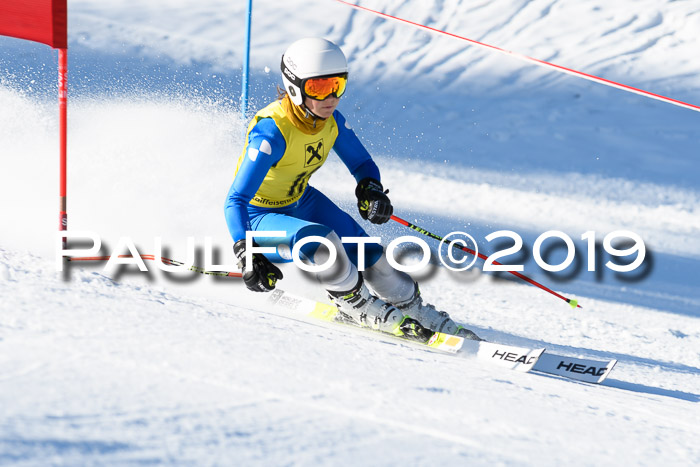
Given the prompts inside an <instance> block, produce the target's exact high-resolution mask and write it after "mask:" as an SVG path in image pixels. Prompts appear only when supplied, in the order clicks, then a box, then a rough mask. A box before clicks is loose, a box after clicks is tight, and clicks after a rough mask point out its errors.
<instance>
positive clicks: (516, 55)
mask: <svg viewBox="0 0 700 467" xmlns="http://www.w3.org/2000/svg"><path fill="white" fill-rule="evenodd" d="M335 1H336V2H338V3H342V4H344V5H347V6H350V7H352V8H356V9H358V10H364V11H367V12H370V13H374V14H375V15H379V16H382V17H384V18H389V19H393V20H395V21H400V22H403V23H406V24H410V25H411V26H416V27H418V28H422V29H427V30H428V31H431V32H435V33H438V34H444V35H446V36H450V37H454V38H456V39H461V40H463V41H467V42H469V43H470V44H473V45H476V46H479V47H483V48H485V49H488V50H493V51H496V52H500V53H503V54H506V55H510V56H511V57H514V58H517V59H520V60H523V61H526V62H529V63H534V64H535V65H539V66H542V67H545V68H549V69H552V70H555V71H559V72H561V73H566V74H569V75H573V76H578V77H579V78H583V79H587V80H589V81H593V82H595V83H599V84H604V85H606V86H610V87H613V88H617V89H622V90H623V91H627V92H631V93H634V94H639V95H641V96H645V97H649V98H651V99H656V100H659V101H662V102H666V103H669V104H673V105H677V106H679V107H684V108H686V109H690V110H694V111H696V112H700V106H697V105H693V104H689V103H687V102H683V101H680V100H678V99H673V98H671V97H666V96H662V95H661V94H655V93H653V92H649V91H645V90H643V89H639V88H635V87H633V86H628V85H626V84H621V83H618V82H616V81H612V80H609V79H605V78H600V77H598V76H595V75H591V74H588V73H583V72H581V71H577V70H574V69H572V68H567V67H564V66H561V65H555V64H553V63H549V62H546V61H544V60H539V59H537V58H532V57H528V56H527V55H523V54H520V53H517V52H513V51H510V50H506V49H502V48H500V47H496V46H494V45H490V44H485V43H483V42H479V41H476V40H474V39H469V38H468V37H464V36H460V35H458V34H453V33H451V32H446V31H442V30H440V29H435V28H431V27H430V26H426V25H424V24H420V23H415V22H413V21H409V20H407V19H404V18H399V17H397V16H391V15H389V14H386V13H382V12H381V11H376V10H372V9H371V8H367V7H363V6H360V5H355V4H353V3H350V2H346V1H344V0H335Z"/></svg>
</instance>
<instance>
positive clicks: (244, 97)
mask: <svg viewBox="0 0 700 467" xmlns="http://www.w3.org/2000/svg"><path fill="white" fill-rule="evenodd" d="M252 16H253V0H248V11H247V14H246V30H245V53H244V55H243V79H242V80H241V82H242V87H243V89H242V92H241V116H242V117H243V120H244V121H245V120H246V113H248V75H249V73H250V71H249V69H250V22H251V21H250V20H251V17H252Z"/></svg>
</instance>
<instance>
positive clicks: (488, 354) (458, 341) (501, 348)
mask: <svg viewBox="0 0 700 467" xmlns="http://www.w3.org/2000/svg"><path fill="white" fill-rule="evenodd" d="M268 301H269V303H270V304H271V305H272V306H273V307H274V308H276V309H279V310H281V311H284V312H292V313H294V314H296V315H300V316H304V317H307V318H312V319H314V320H320V321H325V322H329V323H338V324H342V325H348V326H352V327H353V328H357V329H366V328H360V327H358V326H355V325H352V324H349V323H347V322H345V321H343V320H341V319H339V318H340V316H341V315H340V312H339V311H338V309H337V308H336V307H334V306H332V305H329V304H327V303H322V302H318V301H315V300H311V299H308V298H303V297H298V296H296V295H293V294H290V293H288V292H285V291H283V290H280V289H276V290H275V291H273V292H272V294H271V296H270V298H269V300H268ZM367 332H370V333H372V334H373V335H375V336H377V337H381V338H383V339H388V340H395V339H398V340H400V341H402V342H405V343H408V344H413V345H419V346H422V347H427V348H429V349H431V350H435V351H440V352H447V353H452V354H456V353H468V354H472V355H475V356H476V358H478V359H480V360H483V361H487V362H489V363H491V364H494V365H496V366H499V367H502V368H507V369H511V370H516V371H521V372H529V371H535V372H541V373H547V374H551V375H557V376H561V377H565V378H569V379H573V380H577V381H584V382H587V383H595V384H600V383H601V382H603V381H604V380H605V378H607V377H608V375H609V374H610V372H611V371H612V369H613V367H614V366H615V364H616V363H617V360H614V359H613V360H605V361H600V360H591V359H587V358H576V357H568V356H564V355H556V354H552V353H545V349H544V348H527V347H518V346H512V345H506V344H497V343H494V342H486V341H473V340H465V339H464V338H462V337H459V336H453V335H450V334H444V333H441V332H436V333H435V334H434V335H433V336H432V337H431V339H430V340H429V341H428V342H425V343H420V342H417V341H415V340H410V339H409V338H403V337H397V336H393V335H391V334H386V333H381V332H378V331H371V330H368V331H367Z"/></svg>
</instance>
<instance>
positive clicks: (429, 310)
mask: <svg viewBox="0 0 700 467" xmlns="http://www.w3.org/2000/svg"><path fill="white" fill-rule="evenodd" d="M396 308H398V309H399V310H401V312H402V313H403V314H404V315H408V316H409V317H411V318H414V319H416V320H418V322H420V323H422V324H423V325H425V326H426V327H428V328H429V329H432V330H433V331H438V332H444V333H445V334H452V335H455V336H459V337H463V338H465V339H469V340H475V341H480V340H483V339H481V338H480V337H479V336H477V335H476V334H474V332H472V331H470V330H469V329H467V328H465V327H462V326H459V325H457V323H455V322H454V321H453V320H452V318H450V315H449V314H447V312H445V311H438V310H436V309H435V307H434V306H433V305H431V304H424V303H423V297H421V294H420V289H419V288H418V284H417V283H416V284H415V290H414V292H413V296H412V297H411V298H409V299H408V300H406V301H405V302H401V303H396Z"/></svg>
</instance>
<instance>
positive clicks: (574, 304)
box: [391, 216, 583, 309]
mask: <svg viewBox="0 0 700 467" xmlns="http://www.w3.org/2000/svg"><path fill="white" fill-rule="evenodd" d="M391 220H392V221H396V222H398V223H399V224H401V225H404V226H406V227H408V228H409V229H412V230H415V231H416V232H418V233H421V234H423V235H425V236H427V237H430V238H433V239H435V240H438V241H443V240H444V238H443V237H441V236H439V235H436V234H434V233H432V232H428V231H427V230H425V229H423V228H421V227H418V226H417V225H415V224H411V223H410V222H408V221H406V220H404V219H401V218H400V217H397V216H391ZM447 246H451V247H452V248H458V249H460V250H462V251H465V252H467V253H469V254H472V255H475V256H478V257H479V258H481V259H483V260H487V259H488V256H486V255H482V254H481V253H477V252H476V251H474V250H472V249H471V248H467V247H466V246H462V245H460V244H458V243H455V241H454V240H453V241H451V242H449V243H448V244H447ZM493 264H495V265H497V266H502V264H501V263H499V262H498V261H493ZM508 272H509V273H511V274H513V275H514V276H517V277H519V278H520V279H522V280H524V281H525V282H529V283H530V284H532V285H534V286H535V287H539V288H540V289H542V290H544V291H546V292H549V293H550V294H552V295H554V296H555V297H558V298H560V299H562V300H564V301H565V302H566V303H568V304H569V305H570V306H571V308H574V309H575V308H576V307H578V308H583V307H582V306H581V305H579V304H578V301H576V300H573V299H570V298H566V297H564V296H563V295H559V294H558V293H556V292H555V291H553V290H552V289H550V288H549V287H546V286H544V285H542V284H540V283H539V282H537V281H535V280H533V279H530V278H529V277H527V276H526V275H524V274H520V273H519V272H517V271H508Z"/></svg>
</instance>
